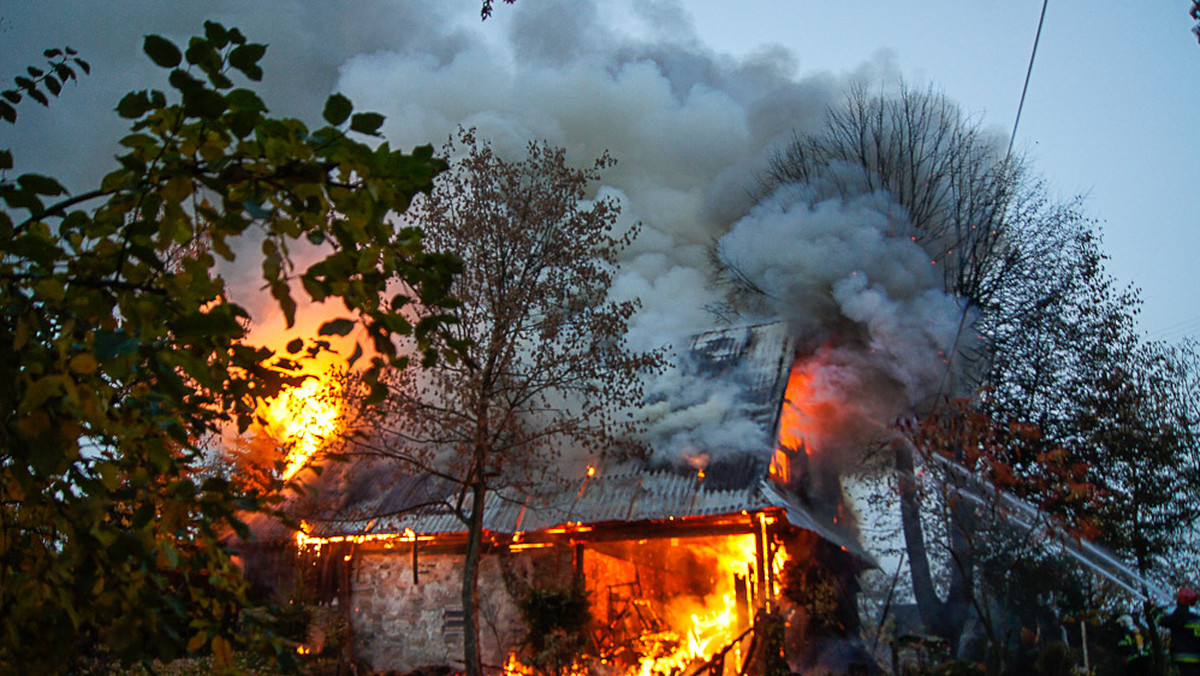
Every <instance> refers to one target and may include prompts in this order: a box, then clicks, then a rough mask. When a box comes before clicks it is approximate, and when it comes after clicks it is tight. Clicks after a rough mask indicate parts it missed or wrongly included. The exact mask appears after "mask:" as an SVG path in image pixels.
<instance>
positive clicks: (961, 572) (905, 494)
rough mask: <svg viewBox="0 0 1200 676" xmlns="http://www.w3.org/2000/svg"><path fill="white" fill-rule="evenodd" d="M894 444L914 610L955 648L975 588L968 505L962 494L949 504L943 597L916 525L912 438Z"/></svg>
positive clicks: (918, 518) (922, 533) (918, 508)
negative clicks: (946, 586)
mask: <svg viewBox="0 0 1200 676" xmlns="http://www.w3.org/2000/svg"><path fill="white" fill-rule="evenodd" d="M895 449H896V473H897V475H898V479H899V488H900V524H901V526H902V528H903V531H904V546H905V549H906V550H907V551H908V561H909V569H910V570H911V571H912V582H913V596H914V597H915V598H916V601H917V612H918V613H919V614H920V616H921V623H922V624H924V625H925V628H926V629H927V630H929V631H930V632H932V633H933V634H935V635H937V636H939V637H941V638H944V639H946V641H948V642H949V643H950V645H951V646H953V647H954V649H955V650H957V649H958V647H959V646H958V642H959V639H960V638H961V636H962V631H963V628H964V627H965V626H966V621H967V619H969V616H970V611H971V598H972V595H973V593H974V588H973V582H974V580H973V578H974V571H975V554H974V550H973V547H972V542H971V533H972V530H971V529H972V527H973V515H972V514H971V508H970V507H969V506H968V505H967V504H966V502H967V501H965V500H959V501H958V502H957V503H956V504H955V505H953V506H952V507H951V509H952V510H953V517H952V523H951V526H950V528H951V532H950V534H949V535H950V542H949V546H950V556H951V558H952V559H953V560H952V562H951V567H950V589H949V590H948V594H947V598H946V600H945V601H943V600H941V599H940V598H939V597H938V595H937V590H936V589H935V588H934V586H933V573H932V570H931V569H930V564H929V549H928V547H927V545H926V544H925V531H924V529H923V528H922V526H921V505H920V503H919V502H918V500H917V479H916V476H915V473H914V469H913V451H914V449H913V447H912V444H910V443H908V442H906V441H898V442H896V444H895Z"/></svg>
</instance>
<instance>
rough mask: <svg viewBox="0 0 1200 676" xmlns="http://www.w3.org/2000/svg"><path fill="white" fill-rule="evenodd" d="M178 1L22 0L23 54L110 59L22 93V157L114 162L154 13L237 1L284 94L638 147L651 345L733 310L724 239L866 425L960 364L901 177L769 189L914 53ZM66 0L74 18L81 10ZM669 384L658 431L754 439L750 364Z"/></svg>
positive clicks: (582, 16)
mask: <svg viewBox="0 0 1200 676" xmlns="http://www.w3.org/2000/svg"><path fill="white" fill-rule="evenodd" d="M160 5H161V3H156V2H153V1H151V0H127V1H126V2H123V3H119V4H116V3H84V4H82V5H81V4H79V3H67V2H65V0H46V1H43V2H39V3H21V4H20V5H18V6H16V7H13V8H10V10H8V11H7V12H6V15H7V16H6V20H7V23H8V25H9V26H10V27H11V31H13V32H15V33H17V35H18V38H19V39H17V40H6V41H3V44H2V45H0V54H2V58H3V60H4V62H5V63H10V64H15V63H26V62H28V63H36V61H37V55H38V54H39V53H40V50H41V49H42V48H45V47H51V46H57V45H58V44H60V43H65V44H71V45H72V46H74V47H76V48H77V49H79V50H80V51H81V52H82V54H83V56H85V57H86V58H89V59H90V60H91V61H92V62H93V65H94V66H95V68H94V71H93V72H94V73H95V74H94V75H93V76H91V77H90V78H85V79H84V81H83V82H81V83H80V85H79V86H78V90H79V92H78V93H77V92H76V91H73V89H74V88H69V89H72V91H67V92H65V93H64V96H63V97H62V99H61V100H60V101H58V102H56V103H55V110H54V125H53V126H52V125H50V123H49V122H47V121H45V119H44V118H43V117H42V116H41V114H40V113H37V112H34V111H30V110H28V109H22V112H21V114H22V116H23V117H24V116H26V115H27V113H28V117H29V118H31V119H30V120H28V124H27V123H26V122H27V121H26V120H24V119H23V120H22V134H23V136H22V137H21V138H19V139H13V140H11V141H10V139H3V141H4V143H3V144H0V145H11V146H13V147H14V150H16V154H17V158H18V162H19V164H20V165H21V166H22V167H24V168H26V169H28V170H39V171H45V173H55V174H57V175H60V176H61V175H63V174H64V172H65V173H66V174H67V176H66V178H67V179H68V182H69V183H70V184H71V185H72V187H79V186H81V185H90V184H93V183H95V182H96V181H97V180H98V179H99V176H101V175H102V174H103V173H105V172H106V171H107V170H109V169H111V168H112V166H113V165H114V163H113V162H112V160H111V157H112V156H113V155H114V154H115V153H116V147H115V146H109V145H104V144H103V143H101V142H98V141H89V139H103V140H104V142H110V141H111V140H115V139H117V138H119V137H120V135H121V133H122V127H121V123H120V121H119V120H117V119H116V116H115V114H110V113H108V112H107V111H109V110H111V109H112V107H113V106H115V104H116V102H117V101H118V100H119V98H120V95H121V93H123V92H124V91H127V90H129V89H135V88H144V87H147V86H156V85H154V84H149V85H148V83H156V82H161V81H162V74H161V73H160V72H157V69H155V68H153V67H152V66H150V65H149V64H148V62H147V61H146V60H145V59H144V58H142V57H141V55H140V46H141V36H142V35H144V34H146V33H161V34H164V35H167V36H168V37H171V38H173V39H175V40H176V41H177V42H183V41H184V40H185V39H186V36H187V35H190V34H194V33H195V32H196V31H198V30H200V28H201V24H202V21H203V20H204V19H215V20H218V21H221V22H223V23H225V24H226V25H234V26H238V27H240V28H241V29H242V31H243V32H244V33H245V34H247V36H248V37H249V38H250V39H251V40H254V41H259V42H266V43H269V44H270V49H269V50H268V54H267V58H266V59H265V61H264V64H263V65H264V68H265V70H266V73H267V77H266V81H265V82H264V85H263V87H262V91H263V95H264V99H265V100H266V101H267V103H268V105H271V106H272V108H273V112H275V113H279V114H287V115H295V116H298V117H301V118H303V119H308V120H313V121H315V120H316V119H317V117H318V115H319V111H320V109H321V104H322V102H323V101H324V99H325V97H326V96H328V94H330V93H332V92H333V91H341V92H344V93H345V94H346V95H347V96H349V97H350V98H351V99H352V100H353V101H354V103H355V107H356V109H357V110H374V111H378V112H381V113H383V114H385V115H386V116H387V122H386V123H385V126H384V128H383V132H384V135H385V137H386V138H387V140H388V141H389V142H390V143H391V144H392V146H393V147H401V148H408V147H412V146H415V145H419V144H425V143H433V144H434V145H435V146H436V145H439V144H440V143H442V142H443V141H445V140H446V139H447V138H448V137H449V136H450V135H451V134H452V133H453V131H454V130H455V128H456V127H458V126H459V125H463V126H474V127H476V128H477V129H478V130H479V134H480V136H482V137H484V138H488V139H490V140H491V142H492V143H493V145H494V147H495V148H496V149H497V151H499V152H500V153H501V154H505V153H512V154H517V153H520V152H522V151H523V149H524V148H525V145H526V143H527V142H528V141H529V140H531V139H539V140H540V139H545V140H548V141H550V142H551V143H554V144H557V145H560V146H563V147H565V148H566V149H567V151H568V156H569V157H570V158H571V159H572V160H573V161H576V162H578V163H580V164H589V163H590V162H591V161H592V160H593V159H595V158H596V157H598V156H599V155H601V154H602V153H604V152H605V151H608V152H609V153H610V154H611V155H612V156H614V157H615V158H617V160H618V161H619V164H618V165H617V166H616V167H614V168H613V169H611V170H609V171H608V172H607V174H606V176H605V184H604V186H602V187H601V188H600V189H599V193H600V194H607V195H612V196H615V197H618V198H619V199H620V200H621V203H622V205H623V214H622V224H623V226H624V227H632V226H633V224H634V223H638V222H640V223H641V224H642V231H641V235H640V237H639V238H638V239H637V240H636V241H635V243H634V244H633V246H632V247H631V248H630V249H629V250H628V251H627V252H626V256H625V260H624V261H623V267H622V269H621V272H620V275H619V277H618V278H617V280H616V283H615V285H614V288H613V292H612V293H613V295H614V296H615V297H616V298H619V299H625V298H633V297H637V298H640V300H641V302H642V305H643V307H642V311H641V312H640V313H639V314H638V315H637V316H636V317H635V318H634V321H633V326H632V329H631V331H630V334H629V336H628V339H629V343H630V345H631V347H633V348H634V349H653V348H657V347H660V346H663V345H669V346H671V347H672V349H675V350H678V349H680V348H681V346H683V345H684V344H685V341H686V338H687V336H689V335H691V334H694V333H697V332H700V331H704V330H709V329H712V328H714V327H718V326H720V325H721V321H720V320H719V318H718V316H717V315H716V314H714V313H713V312H711V311H710V309H711V308H714V307H717V306H719V305H720V304H721V303H722V301H723V300H724V290H723V289H721V288H719V287H718V286H715V285H714V284H713V269H712V265H711V263H710V256H709V254H710V250H711V249H712V247H714V246H715V247H717V249H718V250H719V251H720V252H721V254H722V255H723V256H724V257H725V258H726V259H727V260H729V261H731V262H733V263H735V264H736V265H737V266H738V268H739V269H740V270H741V272H742V273H743V274H744V275H745V278H746V279H747V280H750V281H752V282H753V283H754V284H755V285H757V286H758V287H759V288H761V289H762V290H763V291H764V292H765V296H764V302H763V303H762V305H761V307H759V308H758V309H757V311H756V313H754V314H753V315H747V316H745V317H743V319H746V320H753V321H769V320H781V321H786V322H787V323H788V325H789V327H790V328H791V330H792V331H793V332H794V336H795V338H796V339H797V341H798V344H799V345H801V347H802V348H803V350H804V354H805V355H808V356H810V357H813V358H814V359H815V361H812V364H811V365H810V366H811V368H814V369H818V370H820V369H822V368H823V369H824V371H822V373H823V375H822V376H821V377H819V378H817V379H816V381H817V382H820V383H821V387H822V388H824V389H823V392H824V393H825V394H824V395H823V396H826V397H827V398H829V399H830V400H837V401H841V402H853V406H854V407H857V408H858V409H861V411H862V413H861V416H859V417H855V416H850V418H848V419H847V420H846V421H845V422H844V424H843V425H842V427H843V428H845V430H849V429H850V428H855V429H860V430H861V429H867V428H869V427H871V425H873V424H875V423H878V421H881V420H887V419H890V417H894V416H895V415H898V414H900V413H901V412H902V411H903V409H904V408H906V407H907V406H909V405H911V404H912V403H913V402H917V401H920V400H922V399H923V398H926V397H929V396H931V394H933V393H934V392H936V390H937V388H938V387H939V379H940V378H941V374H943V373H944V372H945V364H944V363H943V354H942V353H943V352H945V351H948V350H949V349H950V346H951V345H952V344H953V341H954V336H955V333H956V330H957V326H958V319H959V318H960V308H959V307H958V306H957V304H956V303H955V302H954V299H952V298H950V297H947V296H946V295H945V294H944V293H942V291H941V286H940V284H939V279H938V277H937V276H936V275H934V274H933V271H932V270H931V267H932V266H931V264H930V261H929V260H928V257H927V256H925V254H924V253H923V252H922V251H921V249H920V248H919V247H918V246H917V245H916V244H914V243H912V242H911V241H910V240H908V239H907V238H906V237H905V236H904V233H905V229H906V228H907V218H906V216H905V214H904V212H903V210H902V209H901V208H900V207H898V206H897V205H896V204H895V203H894V202H893V201H892V200H891V199H890V198H889V196H888V195H886V194H863V195H860V196H858V197H855V198H852V199H845V200H823V199H821V198H820V196H819V192H818V191H817V190H816V189H815V188H814V187H812V186H785V187H783V188H781V189H779V190H777V191H775V192H774V193H772V194H770V195H766V196H765V197H764V196H763V190H764V189H763V183H762V181H761V174H762V172H763V171H764V170H765V168H766V167H767V163H768V160H769V158H770V157H772V156H773V154H774V153H775V152H776V151H777V150H778V149H779V148H780V147H782V145H783V144H785V143H787V142H788V141H789V140H790V139H791V138H793V135H794V134H803V133H806V132H809V131H812V130H816V129H819V128H820V126H821V124H822V122H823V118H824V114H825V111H826V110H827V109H828V108H829V107H830V106H832V105H836V104H837V103H838V102H839V101H840V100H841V96H842V93H843V91H844V89H845V87H846V86H847V84H848V83H849V82H850V81H851V80H854V79H856V78H861V77H863V76H864V74H866V76H869V77H879V76H880V73H883V74H884V75H886V74H887V73H889V72H891V71H892V70H893V66H891V64H890V63H889V62H888V60H887V57H886V56H885V57H881V59H880V61H879V62H877V63H873V64H867V65H866V66H864V67H863V69H862V71H861V72H859V73H852V74H847V75H845V76H833V75H829V74H801V73H799V72H798V66H797V64H798V60H797V58H796V56H795V55H794V54H792V53H791V52H789V51H787V50H785V49H783V48H779V47H770V48H765V49H763V50H762V51H760V52H758V53H756V54H754V55H751V56H748V57H734V56H730V55H727V54H720V53H716V52H714V51H713V50H711V49H709V48H707V47H706V46H705V45H703V44H702V43H701V41H700V40H699V38H698V37H697V36H696V33H695V31H694V30H693V28H692V25H691V21H690V19H689V17H688V15H687V13H686V11H685V10H684V9H683V5H682V4H681V3H680V2H677V1H673V0H632V1H631V2H629V3H600V2H598V1H596V0H587V1H585V0H550V1H542V2H535V1H533V0H528V1H525V0H522V1H521V2H517V3H516V4H515V5H513V6H511V7H510V6H507V5H505V6H503V7H501V8H499V9H498V11H497V12H496V15H495V16H494V18H493V19H492V20H489V21H488V22H486V23H483V24H481V23H480V22H479V21H478V9H479V3H478V2H477V1H476V0H459V1H457V2H442V1H439V2H419V1H416V0H413V1H405V0H363V1H362V2H357V3H355V6H354V10H353V11H347V10H346V8H345V7H342V6H335V5H328V4H327V3H323V2H318V1H316V0H262V1H261V2H257V3H249V4H248V3H234V2H231V1H228V0H222V1H221V2H216V3H211V2H205V3H200V2H183V3H173V4H172V5H171V9H170V10H169V11H168V10H165V9H162V7H161V6H160ZM63 16H70V17H72V20H71V21H70V23H69V25H67V26H66V27H65V28H64V27H63V24H61V23H60V19H61V17H63ZM164 84H165V83H163V84H159V85H157V86H159V87H162V86H163V85H164ZM83 92H86V94H83V95H81V93H83ZM96 120H109V122H105V123H104V124H105V125H108V126H106V127H103V128H100V129H97V127H96V124H95V121H96ZM84 129H87V131H86V132H84V131H83V130H84ZM62 130H67V133H66V135H65V136H66V138H63V136H64V134H63V133H62ZM35 149H36V152H35ZM31 162H33V163H35V164H36V163H42V164H53V165H57V166H55V167H53V168H48V167H37V166H32V165H31ZM64 167H65V169H64ZM60 170H61V171H60ZM823 346H824V347H823ZM830 346H832V347H830ZM817 357H819V359H817ZM649 390H650V392H651V393H653V394H655V395H657V396H658V401H660V402H662V403H660V404H656V405H652V406H651V407H650V411H649V415H650V417H651V419H652V421H653V425H652V426H651V429H650V434H651V436H652V438H653V439H654V440H655V442H656V443H657V445H658V447H659V449H660V451H662V452H663V453H666V454H667V455H670V454H673V453H677V452H678V453H684V452H688V449H695V447H697V445H703V446H705V447H706V449H707V450H708V451H710V452H714V451H715V452H720V450H721V449H735V450H740V449H741V448H742V447H743V446H745V445H746V441H745V440H747V439H752V438H754V437H753V435H752V434H750V433H749V431H748V430H749V428H748V427H747V425H749V424H751V423H750V421H749V420H748V419H746V418H745V416H743V415H742V413H741V409H742V404H741V403H740V401H739V399H738V396H737V392H736V391H732V390H731V389H730V387H729V383H724V384H722V383H716V382H709V381H705V380H704V379H702V378H698V377H687V376H683V375H681V374H679V373H678V372H675V373H672V374H668V375H667V376H665V377H664V380H660V381H657V382H653V383H650V385H649ZM870 421H874V422H871V424H868V422H870ZM875 426H877V425H875ZM847 434H848V432H847ZM739 439H740V440H742V442H741V443H738V440H739ZM755 443H757V442H755ZM768 443H769V442H768Z"/></svg>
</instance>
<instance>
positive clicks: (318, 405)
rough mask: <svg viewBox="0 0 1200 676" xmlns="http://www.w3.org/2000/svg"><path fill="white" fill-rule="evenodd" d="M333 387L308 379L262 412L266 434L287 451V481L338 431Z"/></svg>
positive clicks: (274, 400) (338, 411) (337, 415)
mask: <svg viewBox="0 0 1200 676" xmlns="http://www.w3.org/2000/svg"><path fill="white" fill-rule="evenodd" d="M335 389H336V388H335V387H334V386H333V385H331V384H328V383H325V382H323V381H322V380H320V379H319V378H315V377H313V378H308V379H306V380H305V381H304V383H303V384H302V385H300V386H298V387H292V388H289V389H286V390H284V391H283V392H281V393H280V394H279V396H277V397H275V399H273V400H272V401H271V402H270V404H268V405H267V406H266V407H265V408H264V409H263V411H262V417H263V418H264V419H265V420H266V421H267V431H268V432H269V433H270V434H271V435H272V436H274V437H275V438H276V439H278V440H280V441H281V442H282V443H283V445H284V446H285V447H286V448H287V464H286V465H285V467H284V469H283V474H282V477H283V479H284V480H285V481H286V480H288V479H290V478H292V476H294V475H295V474H296V472H299V471H300V469H301V468H302V467H304V465H305V464H306V463H307V462H308V461H309V460H310V459H311V458H312V456H313V455H314V454H316V452H317V451H319V450H320V449H321V448H322V447H323V446H324V445H325V444H326V443H327V442H328V440H329V439H330V437H332V436H333V435H334V434H336V433H337V432H338V430H339V427H340V423H341V415H340V414H341V410H340V407H339V406H338V404H337V401H338V393H337V392H336V391H335Z"/></svg>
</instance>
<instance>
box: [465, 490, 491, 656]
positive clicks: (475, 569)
mask: <svg viewBox="0 0 1200 676" xmlns="http://www.w3.org/2000/svg"><path fill="white" fill-rule="evenodd" d="M480 474H482V472H481V473H480ZM485 494H486V487H485V486H484V483H483V479H482V477H480V478H478V479H477V480H476V481H474V482H472V484H471V517H470V520H469V521H468V523H467V555H466V558H465V559H464V561H463V580H462V607H463V664H464V668H465V670H466V674H467V676H483V658H482V655H481V653H480V649H479V566H480V562H481V560H482V558H483V498H484V495H485Z"/></svg>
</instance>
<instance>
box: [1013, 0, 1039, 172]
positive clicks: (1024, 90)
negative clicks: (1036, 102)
mask: <svg viewBox="0 0 1200 676" xmlns="http://www.w3.org/2000/svg"><path fill="white" fill-rule="evenodd" d="M1048 4H1050V0H1042V16H1041V17H1040V18H1039V19H1038V27H1037V35H1035V36H1034V37H1033V52H1032V53H1030V55H1029V68H1028V69H1026V70H1025V86H1024V87H1022V88H1021V102H1020V103H1018V104H1017V119H1016V120H1014V121H1013V130H1012V136H1011V137H1009V139H1008V153H1007V154H1006V155H1005V157H1008V156H1009V155H1012V149H1013V142H1014V141H1016V140H1017V125H1019V124H1021V109H1023V108H1024V107H1025V94H1026V93H1028V92H1029V78H1030V76H1032V75H1033V60H1034V59H1036V58H1037V48H1038V42H1040V41H1041V39H1042V24H1043V23H1045V21H1046V5H1048Z"/></svg>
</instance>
